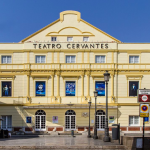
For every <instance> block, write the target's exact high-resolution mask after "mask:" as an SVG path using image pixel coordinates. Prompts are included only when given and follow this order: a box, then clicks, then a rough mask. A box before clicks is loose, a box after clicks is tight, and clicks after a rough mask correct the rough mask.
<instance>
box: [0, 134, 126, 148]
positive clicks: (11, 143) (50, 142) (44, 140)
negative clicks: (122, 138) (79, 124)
mask: <svg viewBox="0 0 150 150" xmlns="http://www.w3.org/2000/svg"><path fill="white" fill-rule="evenodd" d="M110 147H111V148H114V149H118V148H123V146H121V145H118V144H116V143H111V142H108V143H104V142H103V141H102V140H94V139H93V138H87V137H83V136H79V135H78V136H76V137H71V136H58V137H52V136H44V137H42V136H40V137H33V136H31V137H29V136H28V137H19V136H18V137H17V136H16V137H11V138H4V139H0V149H107V148H110Z"/></svg>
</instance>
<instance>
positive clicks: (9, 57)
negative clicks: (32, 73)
mask: <svg viewBox="0 0 150 150" xmlns="http://www.w3.org/2000/svg"><path fill="white" fill-rule="evenodd" d="M7 63H8V64H11V56H7Z"/></svg>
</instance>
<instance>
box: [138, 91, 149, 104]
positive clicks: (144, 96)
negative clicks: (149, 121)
mask: <svg viewBox="0 0 150 150" xmlns="http://www.w3.org/2000/svg"><path fill="white" fill-rule="evenodd" d="M138 102H139V103H150V89H139V90H138Z"/></svg>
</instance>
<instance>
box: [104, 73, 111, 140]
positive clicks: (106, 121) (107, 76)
mask: <svg viewBox="0 0 150 150" xmlns="http://www.w3.org/2000/svg"><path fill="white" fill-rule="evenodd" d="M109 77H110V73H108V71H106V72H105V73H104V80H105V82H106V120H105V136H104V138H103V141H104V142H109V141H110V137H109V127H108V81H109Z"/></svg>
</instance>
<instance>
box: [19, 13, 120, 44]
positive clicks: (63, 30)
mask: <svg viewBox="0 0 150 150" xmlns="http://www.w3.org/2000/svg"><path fill="white" fill-rule="evenodd" d="M68 36H69V37H70V36H72V37H75V38H74V42H82V40H83V37H90V41H89V42H117V43H120V41H119V40H117V39H116V38H114V37H112V36H110V35H109V34H107V33H105V32H104V31H102V30H100V29H98V28H96V27H95V26H93V25H91V24H90V23H88V22H86V21H84V20H83V19H81V14H80V12H77V11H64V12H61V13H60V18H59V19H58V20H56V21H54V22H53V23H51V24H49V25H47V26H46V27H44V28H42V29H41V30H39V31H37V32H35V33H34V34H32V35H30V36H28V37H27V38H25V39H23V40H22V42H50V41H51V37H58V38H57V41H58V42H66V40H67V38H66V37H68Z"/></svg>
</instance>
